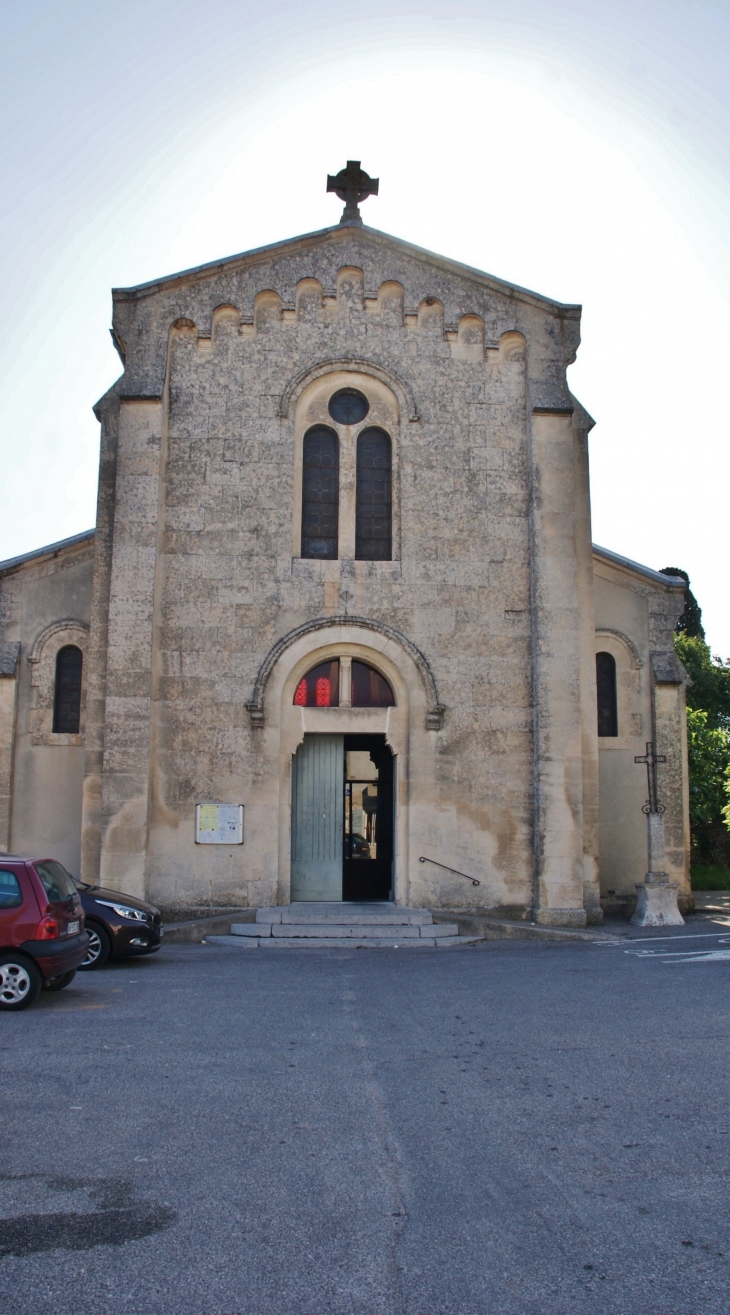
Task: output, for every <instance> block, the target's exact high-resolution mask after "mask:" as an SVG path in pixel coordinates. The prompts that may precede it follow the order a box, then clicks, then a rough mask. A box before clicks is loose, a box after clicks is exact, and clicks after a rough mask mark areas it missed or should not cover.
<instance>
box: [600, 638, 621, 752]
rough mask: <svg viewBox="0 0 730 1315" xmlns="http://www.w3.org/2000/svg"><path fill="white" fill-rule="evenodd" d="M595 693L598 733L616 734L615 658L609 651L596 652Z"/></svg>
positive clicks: (605, 734) (604, 734)
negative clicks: (596, 697)
mask: <svg viewBox="0 0 730 1315" xmlns="http://www.w3.org/2000/svg"><path fill="white" fill-rule="evenodd" d="M596 693H597V695H598V734H599V735H603V736H610V735H618V709H617V706H616V659H615V658H614V657H612V656H611V654H610V653H596Z"/></svg>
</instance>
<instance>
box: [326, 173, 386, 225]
mask: <svg viewBox="0 0 730 1315" xmlns="http://www.w3.org/2000/svg"><path fill="white" fill-rule="evenodd" d="M379 182H380V179H379V178H371V177H370V174H366V173H365V170H364V169H361V168H360V161H359V160H348V161H347V168H346V169H340V172H339V173H338V174H334V175H333V174H328V175H327V191H328V192H336V193H337V195H338V196H339V198H340V200H341V201H344V202H345V208H344V210H343V211H342V218H341V220H340V223H341V224H361V223H362V218H361V216H360V211H359V209H358V202H359V201H366V200H367V198H368V197H369V196H377V195H378V184H379Z"/></svg>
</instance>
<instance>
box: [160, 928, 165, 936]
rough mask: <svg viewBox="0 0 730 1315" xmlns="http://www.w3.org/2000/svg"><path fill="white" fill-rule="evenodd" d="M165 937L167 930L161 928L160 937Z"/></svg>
mask: <svg viewBox="0 0 730 1315" xmlns="http://www.w3.org/2000/svg"><path fill="white" fill-rule="evenodd" d="M164 935H165V928H164V927H160V936H164Z"/></svg>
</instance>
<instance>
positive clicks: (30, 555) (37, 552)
mask: <svg viewBox="0 0 730 1315" xmlns="http://www.w3.org/2000/svg"><path fill="white" fill-rule="evenodd" d="M95 534H96V530H83V531H82V533H81V534H72V535H71V537H70V539H59V540H58V541H57V542H56V543H49V544H46V546H45V548H33V549H32V551H31V552H24V553H21V554H20V556H19V557H8V558H7V560H6V561H4V562H0V575H5V574H6V572H8V571H12V570H15V568H16V567H18V566H25V564H26V562H34V561H37V560H38V559H39V558H41V557H58V555H59V553H62V552H64V551H65V550H66V549H67V548H76V547H79V546H80V545H81V544H83V543H86V542H90V541H91V540H92V539H93V538H94V535H95Z"/></svg>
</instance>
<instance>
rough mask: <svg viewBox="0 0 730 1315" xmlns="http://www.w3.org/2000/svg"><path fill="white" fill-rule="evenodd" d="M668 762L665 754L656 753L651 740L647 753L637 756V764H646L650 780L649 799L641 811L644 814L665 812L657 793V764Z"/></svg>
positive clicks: (635, 759)
mask: <svg viewBox="0 0 730 1315" xmlns="http://www.w3.org/2000/svg"><path fill="white" fill-rule="evenodd" d="M666 761H667V760H666V758H665V757H664V754H663V753H655V752H654V745H653V744H652V742H651V740H650V741H649V743H648V744H647V746H646V753H642V754H637V756H636V757H635V758H634V762H635V763H646V775H647V777H648V780H649V798H648V799H647V801H646V803H645V804H644V807H643V808H642V810H641V811H642V813H663V812H664V805H663V804H660V803H659V795H658V792H657V782H656V765H657V763H665V762H666Z"/></svg>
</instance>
